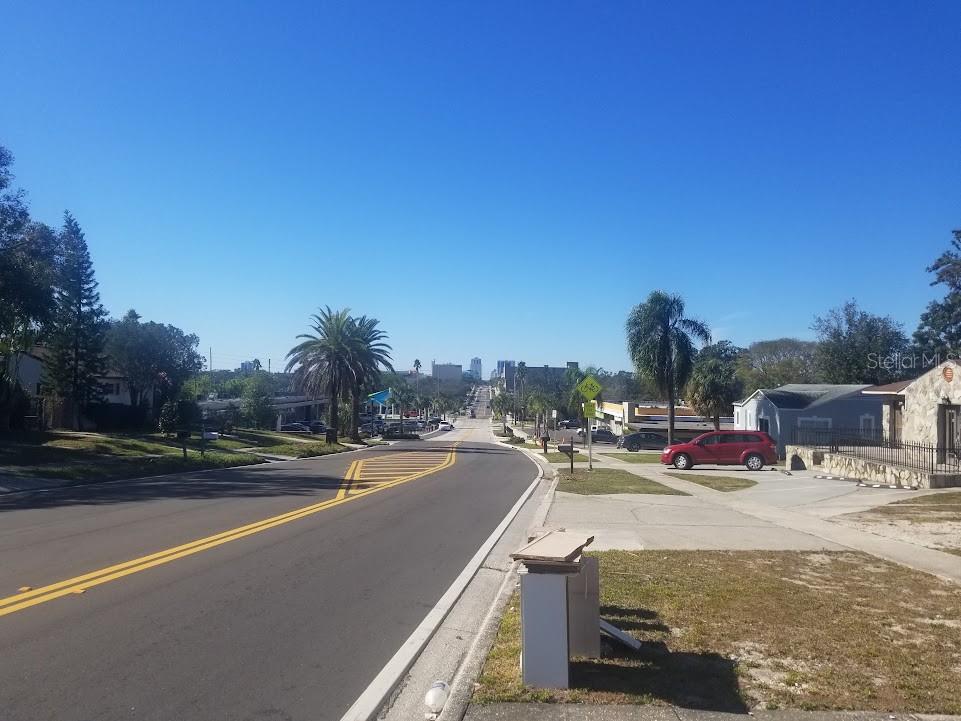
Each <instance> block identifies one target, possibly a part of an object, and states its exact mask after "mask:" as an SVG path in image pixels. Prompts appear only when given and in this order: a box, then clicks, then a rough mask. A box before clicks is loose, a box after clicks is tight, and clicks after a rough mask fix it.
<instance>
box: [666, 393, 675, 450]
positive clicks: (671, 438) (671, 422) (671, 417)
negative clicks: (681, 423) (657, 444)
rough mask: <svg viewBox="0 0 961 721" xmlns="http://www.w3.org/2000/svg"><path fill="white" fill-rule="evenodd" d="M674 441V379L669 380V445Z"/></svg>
mask: <svg viewBox="0 0 961 721" xmlns="http://www.w3.org/2000/svg"><path fill="white" fill-rule="evenodd" d="M672 443H674V381H673V380H669V381H668V382H667V445H671V444H672Z"/></svg>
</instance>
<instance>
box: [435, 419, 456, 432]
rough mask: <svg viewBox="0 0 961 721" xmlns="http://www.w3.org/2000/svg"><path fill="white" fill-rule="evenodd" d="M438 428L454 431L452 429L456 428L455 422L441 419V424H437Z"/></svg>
mask: <svg viewBox="0 0 961 721" xmlns="http://www.w3.org/2000/svg"><path fill="white" fill-rule="evenodd" d="M437 430H439V431H452V430H454V424H453V423H448V422H447V421H441V422H440V425H438V426H437Z"/></svg>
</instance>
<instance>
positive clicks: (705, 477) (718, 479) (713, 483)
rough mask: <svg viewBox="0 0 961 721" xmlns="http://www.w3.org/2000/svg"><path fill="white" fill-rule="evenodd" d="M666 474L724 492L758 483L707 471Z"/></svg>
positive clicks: (741, 489) (742, 488) (738, 489)
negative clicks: (711, 473)
mask: <svg viewBox="0 0 961 721" xmlns="http://www.w3.org/2000/svg"><path fill="white" fill-rule="evenodd" d="M665 475H668V476H673V477H674V478H680V479H681V480H682V481H690V482H691V483H697V484H698V485H700V486H705V487H706V488H713V489H714V490H715V491H724V492H728V491H743V490H744V489H745V488H750V487H751V486H756V485H757V481H752V480H751V479H750V478H738V477H737V476H712V475H709V474H707V473H666V474H665Z"/></svg>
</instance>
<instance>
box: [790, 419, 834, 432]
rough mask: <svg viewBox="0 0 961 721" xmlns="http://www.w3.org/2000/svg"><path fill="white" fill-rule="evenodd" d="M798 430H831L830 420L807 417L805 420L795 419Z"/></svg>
mask: <svg viewBox="0 0 961 721" xmlns="http://www.w3.org/2000/svg"><path fill="white" fill-rule="evenodd" d="M797 427H798V428H817V429H819V430H828V429H830V428H831V419H830V418H820V417H818V416H807V417H806V418H798V419H797Z"/></svg>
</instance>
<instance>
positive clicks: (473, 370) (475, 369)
mask: <svg viewBox="0 0 961 721" xmlns="http://www.w3.org/2000/svg"><path fill="white" fill-rule="evenodd" d="M483 372H484V371H483V369H482V368H481V359H480V358H471V359H470V374H471V375H472V376H473V377H474V380H478V381H479V380H480V379H481V374H482V373H483Z"/></svg>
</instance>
